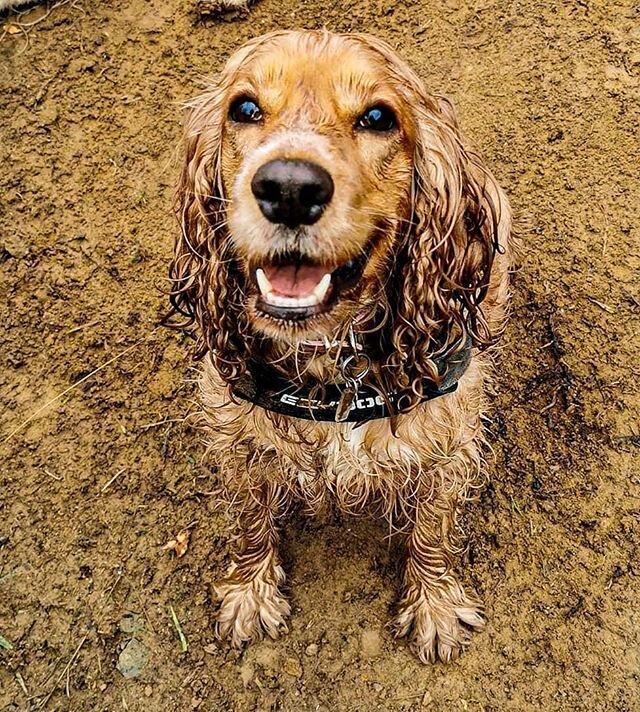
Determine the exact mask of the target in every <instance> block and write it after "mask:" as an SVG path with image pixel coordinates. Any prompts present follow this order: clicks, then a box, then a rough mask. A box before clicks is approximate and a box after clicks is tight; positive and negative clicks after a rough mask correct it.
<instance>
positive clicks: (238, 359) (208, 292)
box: [169, 81, 246, 380]
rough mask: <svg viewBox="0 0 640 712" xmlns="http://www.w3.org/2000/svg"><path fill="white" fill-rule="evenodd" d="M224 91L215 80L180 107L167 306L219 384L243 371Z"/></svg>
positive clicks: (239, 278) (239, 298)
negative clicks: (225, 170) (175, 225)
mask: <svg viewBox="0 0 640 712" xmlns="http://www.w3.org/2000/svg"><path fill="white" fill-rule="evenodd" d="M225 96H226V87H225V86H224V85H223V84H222V82H221V81H218V82H216V83H215V84H214V85H213V86H211V87H210V88H209V89H208V90H207V92H206V93H204V94H202V95H201V96H199V97H197V98H196V99H194V100H193V101H191V102H190V103H189V104H188V105H187V116H186V120H185V125H184V135H183V163H182V170H181V174H180V178H179V181H178V185H177V189H176V198H175V210H176V214H177V216H178V219H179V221H180V233H179V235H178V237H177V239H176V243H175V249H174V255H173V261H172V262H171V266H170V269H169V277H170V279H171V282H172V289H171V295H170V301H171V304H172V306H173V309H174V311H175V312H178V313H180V314H182V315H183V316H185V317H186V321H183V323H182V324H180V325H179V326H180V327H182V328H184V327H188V326H190V325H191V324H193V323H194V322H195V323H196V324H197V326H198V327H199V329H198V334H197V342H196V347H195V356H196V358H201V357H202V356H204V354H206V353H207V352H208V351H210V352H211V355H212V358H213V360H214V363H215V365H216V367H217V369H218V371H219V372H220V374H221V375H222V376H223V378H225V379H229V380H232V379H233V378H235V377H237V376H238V375H239V373H240V372H241V371H243V364H244V362H245V353H244V352H245V349H246V342H245V339H243V338H242V322H243V316H242V314H243V310H242V308H241V298H242V293H241V289H242V276H241V275H240V274H239V273H238V272H237V270H236V269H235V265H234V262H233V259H232V256H231V255H230V254H228V246H229V239H228V233H227V230H226V221H225V205H226V202H227V198H226V195H225V187H224V185H223V181H222V175H221V166H220V161H221V151H222V132H223V127H224V111H225V105H224V101H225Z"/></svg>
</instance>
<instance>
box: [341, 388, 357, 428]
mask: <svg viewBox="0 0 640 712" xmlns="http://www.w3.org/2000/svg"><path fill="white" fill-rule="evenodd" d="M357 396H358V382H357V381H352V382H351V383H349V385H348V386H347V387H346V388H345V389H344V391H342V395H341V396H340V401H339V402H338V407H337V408H336V423H342V422H344V421H345V420H346V419H347V418H348V417H349V411H350V410H351V405H352V404H353V401H354V400H355V399H356V397H357Z"/></svg>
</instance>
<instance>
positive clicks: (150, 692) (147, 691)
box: [144, 685, 153, 697]
mask: <svg viewBox="0 0 640 712" xmlns="http://www.w3.org/2000/svg"><path fill="white" fill-rule="evenodd" d="M144 694H145V695H146V696H147V697H151V695H153V687H151V685H147V686H146V687H145V688H144Z"/></svg>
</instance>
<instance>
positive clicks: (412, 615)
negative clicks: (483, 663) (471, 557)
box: [391, 581, 485, 663]
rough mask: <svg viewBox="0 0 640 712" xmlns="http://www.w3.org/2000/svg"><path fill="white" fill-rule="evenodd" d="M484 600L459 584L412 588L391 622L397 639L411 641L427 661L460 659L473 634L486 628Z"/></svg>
mask: <svg viewBox="0 0 640 712" xmlns="http://www.w3.org/2000/svg"><path fill="white" fill-rule="evenodd" d="M484 623H485V621H484V617H483V607H482V604H481V603H480V601H478V600H477V599H474V598H472V597H470V596H468V595H467V594H466V593H465V591H464V589H463V588H462V586H460V584H459V583H458V582H457V581H453V582H452V583H450V584H448V585H447V586H445V587H438V588H431V589H424V588H423V589H422V590H420V589H418V588H416V587H411V588H410V589H409V590H407V592H406V593H405V595H404V596H403V598H402V600H401V601H400V604H399V607H398V614H397V616H396V617H395V619H394V620H393V621H392V623H391V627H392V630H393V631H394V634H395V636H396V637H398V638H400V637H405V636H408V638H409V647H410V648H411V650H412V651H413V653H415V655H416V656H417V657H418V658H419V659H420V660H421V661H422V662H423V663H430V662H435V661H436V660H438V659H440V660H442V661H443V662H445V663H448V662H450V661H451V660H453V659H455V658H457V657H458V655H459V654H460V653H461V652H462V650H463V649H464V648H465V647H466V645H467V644H468V643H469V640H470V638H471V634H472V633H474V632H475V631H478V630H481V629H482V628H483V627H484Z"/></svg>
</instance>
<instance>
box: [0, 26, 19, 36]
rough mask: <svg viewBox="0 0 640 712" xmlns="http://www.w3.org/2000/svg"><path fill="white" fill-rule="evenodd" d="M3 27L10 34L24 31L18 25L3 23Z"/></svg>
mask: <svg viewBox="0 0 640 712" xmlns="http://www.w3.org/2000/svg"><path fill="white" fill-rule="evenodd" d="M2 29H3V30H4V31H5V32H6V33H7V34H8V35H19V34H20V33H21V32H22V30H21V29H20V28H19V27H18V26H17V25H3V26H2Z"/></svg>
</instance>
